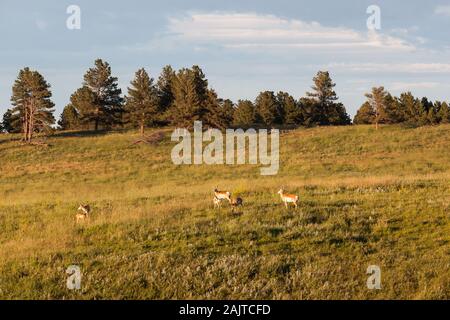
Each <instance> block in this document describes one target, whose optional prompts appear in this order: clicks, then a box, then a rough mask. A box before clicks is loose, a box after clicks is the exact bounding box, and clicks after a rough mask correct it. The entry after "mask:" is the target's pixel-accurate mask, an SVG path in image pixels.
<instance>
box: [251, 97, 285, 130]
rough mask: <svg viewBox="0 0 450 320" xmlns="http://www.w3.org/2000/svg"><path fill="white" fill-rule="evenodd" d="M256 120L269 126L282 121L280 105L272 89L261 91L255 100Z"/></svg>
mask: <svg viewBox="0 0 450 320" xmlns="http://www.w3.org/2000/svg"><path fill="white" fill-rule="evenodd" d="M255 109H256V113H257V117H258V120H259V121H260V122H261V123H263V124H264V125H266V126H268V127H270V126H273V125H274V124H280V123H281V122H282V116H281V114H280V107H279V105H278V101H277V98H276V96H275V94H274V93H273V91H264V92H261V93H260V94H259V95H258V97H257V98H256V101H255Z"/></svg>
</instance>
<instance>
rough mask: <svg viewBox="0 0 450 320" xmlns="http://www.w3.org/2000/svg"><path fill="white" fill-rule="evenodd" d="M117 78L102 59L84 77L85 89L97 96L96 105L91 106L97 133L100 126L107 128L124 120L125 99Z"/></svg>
mask: <svg viewBox="0 0 450 320" xmlns="http://www.w3.org/2000/svg"><path fill="white" fill-rule="evenodd" d="M117 81H118V80H117V78H116V77H113V76H111V67H110V66H109V64H108V62H104V61H103V60H101V59H97V60H96V61H95V66H94V67H93V68H90V69H89V70H88V71H87V72H86V74H85V75H84V84H83V85H84V87H86V88H88V89H89V90H91V91H92V92H93V93H94V95H95V103H94V104H93V105H92V106H91V109H92V110H90V112H89V113H90V114H91V115H93V118H92V120H93V122H94V129H95V131H97V130H98V129H99V126H100V124H102V125H103V127H105V128H110V127H112V126H114V125H118V124H120V123H121V120H122V113H123V107H122V102H123V99H122V97H121V94H122V90H121V89H120V88H119V87H118V82H117Z"/></svg>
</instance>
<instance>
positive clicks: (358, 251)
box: [0, 125, 450, 299]
mask: <svg viewBox="0 0 450 320" xmlns="http://www.w3.org/2000/svg"><path fill="white" fill-rule="evenodd" d="M137 137H138V135H137V134H136V133H105V134H98V135H93V134H86V133H84V134H83V133H74V132H72V133H71V132H67V133H60V134H58V135H55V136H53V137H50V138H49V139H48V141H47V142H48V144H49V146H48V147H45V146H25V145H21V144H20V143H19V142H18V141H17V140H15V139H16V138H17V137H15V136H7V135H0V247H1V250H0V298H3V299H5V298H8V299H9V298H26V299H49V298H50V299H62V298H65V299H75V298H76V299H88V298H98V299H104V298H113V299H118V298H125V299H180V298H194V299H198V298H206V299H211V298H225V299H227V298H230V299H231V298H234V299H329V298H334V299H362V298H367V299H384V298H392V299H400V298H406V299H414V298H425V299H428V298H437V299H450V210H449V207H450V184H449V181H450V179H449V178H450V160H449V159H450V139H449V137H450V125H441V126H435V127H421V128H416V129H407V128H402V127H398V126H386V127H382V128H381V129H380V130H378V131H375V130H374V128H373V127H369V126H353V127H351V126H349V127H322V128H313V129H299V130H296V131H293V132H290V133H287V134H284V135H282V137H281V140H280V161H281V163H280V171H279V174H278V175H276V176H261V175H259V169H258V168H259V166H250V165H244V166H228V165H222V166H207V165H201V166H178V167H177V166H175V165H173V164H172V162H171V160H170V152H171V149H172V147H173V146H174V145H175V143H174V142H171V141H170V135H169V132H168V134H167V136H166V138H165V140H164V141H163V142H162V143H161V144H159V145H155V146H150V145H145V144H138V145H133V141H135V140H136V139H137ZM281 185H284V186H285V187H286V189H287V190H289V191H290V192H294V193H298V194H299V195H300V208H299V209H298V210H297V211H294V210H293V209H291V210H286V209H285V208H284V206H283V204H282V203H281V201H280V199H279V196H278V195H277V191H278V189H279V188H280V186H281ZM215 186H219V187H220V188H223V189H229V190H230V191H232V192H233V193H234V194H238V195H240V196H241V197H242V198H243V199H244V208H243V210H240V211H241V212H239V213H236V214H232V213H231V212H230V209H229V207H228V206H224V207H223V208H222V209H221V210H220V211H218V210H214V209H213V204H212V197H213V195H212V190H213V189H214V187H215ZM81 203H88V204H90V205H91V206H92V207H93V212H92V217H91V219H90V221H89V222H87V223H82V224H78V225H77V224H76V223H75V213H76V209H77V208H78V206H79V205H80V204H81ZM74 264H75V265H79V266H80V267H81V270H82V274H83V278H82V289H81V291H69V290H68V289H67V288H66V278H67V275H66V274H65V270H66V269H67V267H68V266H70V265H74ZM369 265H379V266H380V267H381V270H382V289H381V290H368V289H367V287H366V280H367V277H368V275H367V274H366V269H367V267H368V266H369Z"/></svg>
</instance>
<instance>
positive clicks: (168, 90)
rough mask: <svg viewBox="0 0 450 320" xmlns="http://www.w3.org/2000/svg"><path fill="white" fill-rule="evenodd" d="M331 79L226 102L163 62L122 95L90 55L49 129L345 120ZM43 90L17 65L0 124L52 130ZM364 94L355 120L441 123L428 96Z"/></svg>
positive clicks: (443, 107)
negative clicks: (304, 88) (302, 90)
mask: <svg viewBox="0 0 450 320" xmlns="http://www.w3.org/2000/svg"><path fill="white" fill-rule="evenodd" d="M335 85H336V84H335V83H334V82H333V81H332V79H331V77H330V74H329V73H328V72H326V71H319V72H318V73H317V75H316V76H315V77H314V78H313V85H312V87H311V92H307V94H306V97H302V98H300V99H298V100H297V99H295V98H294V97H293V96H292V95H290V94H289V93H287V92H283V91H280V92H277V93H275V92H273V91H263V92H261V93H259V95H258V96H257V97H256V99H255V101H250V100H239V101H237V103H233V102H232V101H231V100H229V99H222V98H220V97H219V96H218V95H217V93H216V92H215V91H214V89H212V88H211V87H210V86H209V84H208V80H207V78H206V76H205V74H204V73H203V71H202V69H201V68H200V67H198V66H193V67H191V68H182V69H180V70H177V71H176V70H173V69H172V67H171V66H170V65H168V66H165V67H164V68H163V69H162V71H161V73H160V75H159V77H158V78H157V79H156V80H155V79H154V78H152V77H151V76H150V75H149V74H148V72H147V71H146V70H145V69H139V70H138V71H136V73H135V76H134V79H133V80H132V81H131V82H130V85H129V86H128V88H127V93H126V94H125V95H123V94H122V90H121V89H120V88H119V86H118V79H117V77H114V76H113V75H112V71H111V67H110V65H109V63H108V62H106V61H103V60H101V59H98V60H96V61H95V63H94V66H93V67H92V68H89V69H88V70H87V71H86V73H85V74H84V77H83V82H82V85H81V87H80V88H79V89H77V90H76V91H75V92H74V93H73V94H72V95H71V97H70V102H69V104H68V105H67V106H65V108H64V110H63V112H62V114H61V116H60V119H59V121H58V122H57V125H58V126H57V128H58V129H60V130H93V131H98V130H110V129H117V128H138V129H139V131H140V132H141V134H142V135H143V134H145V129H146V128H148V127H162V126H177V127H188V128H189V127H191V126H192V125H193V123H194V121H196V120H200V121H202V122H203V124H204V126H205V127H214V128H219V129H224V128H228V127H242V128H248V127H281V126H292V127H296V126H316V125H349V124H351V119H350V117H349V115H348V114H347V111H346V109H345V107H344V105H343V104H342V103H340V102H338V97H337V94H336V92H335V91H334V87H335ZM51 95H52V94H51V90H50V85H49V84H48V83H47V82H46V80H45V79H44V77H43V76H42V75H41V74H40V73H39V72H37V71H32V70H30V69H29V68H24V69H23V70H21V71H20V72H19V75H18V77H17V80H16V81H15V82H14V85H13V88H12V97H11V104H12V107H11V108H9V109H8V110H7V111H6V113H5V114H4V115H3V121H2V123H1V126H0V131H1V130H3V131H6V132H10V133H22V136H23V140H24V141H27V142H30V141H31V139H32V137H33V135H34V134H35V133H40V132H47V131H52V130H54V125H55V123H56V119H55V117H54V104H53V102H52V101H51ZM367 98H368V101H367V102H366V103H365V104H364V105H363V106H362V107H361V108H360V109H359V110H358V114H357V115H356V117H355V119H354V123H356V124H360V123H374V124H376V125H378V123H400V122H408V121H413V120H414V121H415V122H414V123H417V124H419V125H423V124H429V123H430V124H435V123H445V122H446V121H447V122H448V105H447V104H446V103H445V102H444V103H438V102H436V103H431V102H428V100H427V99H426V98H424V99H422V100H420V101H419V100H417V99H416V98H414V97H412V95H411V94H410V93H407V94H402V95H401V96H400V98H394V97H392V96H390V94H388V93H386V92H385V91H384V88H381V89H380V88H374V89H373V90H372V93H371V94H368V95H367ZM425 102H426V103H425ZM425 110H426V111H425ZM431 110H432V111H431ZM445 112H447V113H445ZM424 113H426V114H427V116H426V117H425V118H426V121H425V120H423V119H424V116H423V114H424ZM444 118H445V119H447V120H445V121H444V120H443V119H444ZM430 119H432V120H430ZM416 120H417V121H416Z"/></svg>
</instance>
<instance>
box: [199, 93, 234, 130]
mask: <svg viewBox="0 0 450 320" xmlns="http://www.w3.org/2000/svg"><path fill="white" fill-rule="evenodd" d="M229 102H231V101H229V100H228V102H225V101H224V100H222V99H219V98H218V96H217V93H216V92H215V91H214V90H212V89H208V91H207V99H206V101H205V109H206V110H205V112H204V113H203V116H202V121H203V126H204V127H205V126H206V127H210V128H218V129H226V128H228V127H229V126H230V122H231V118H230V114H229V112H230V110H229V107H230V106H229ZM231 108H233V107H232V103H231ZM231 112H233V111H231ZM231 116H232V114H231Z"/></svg>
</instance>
